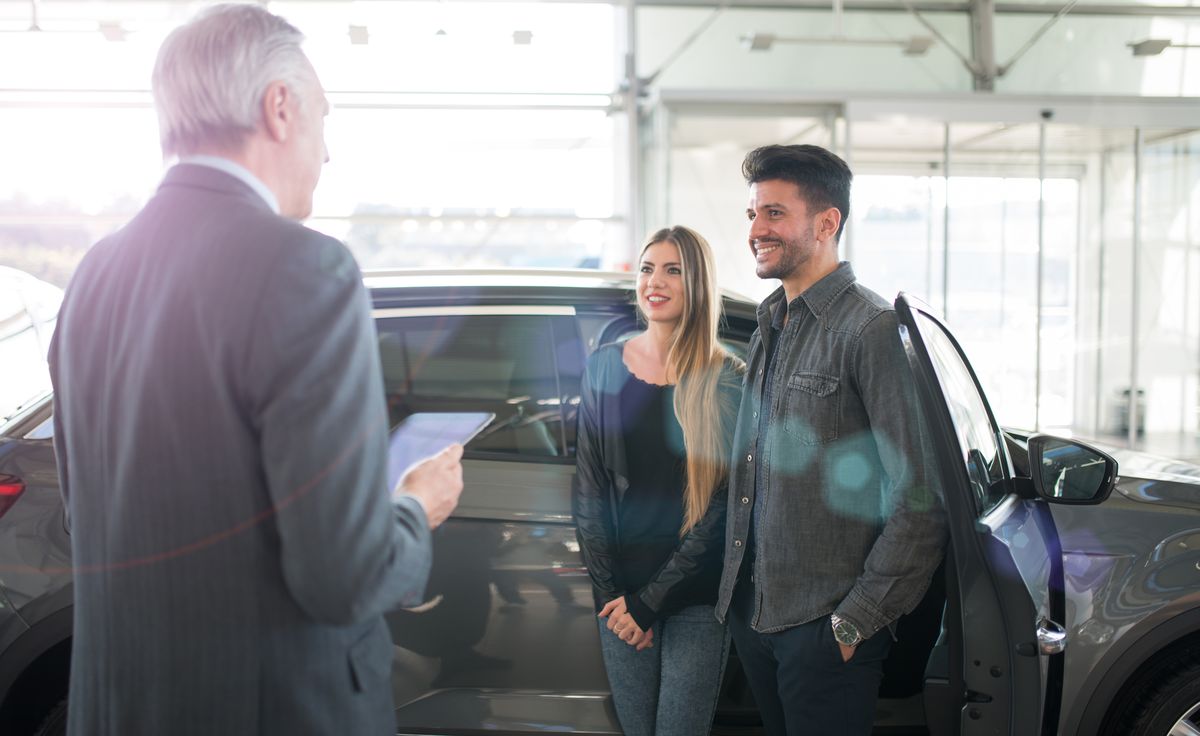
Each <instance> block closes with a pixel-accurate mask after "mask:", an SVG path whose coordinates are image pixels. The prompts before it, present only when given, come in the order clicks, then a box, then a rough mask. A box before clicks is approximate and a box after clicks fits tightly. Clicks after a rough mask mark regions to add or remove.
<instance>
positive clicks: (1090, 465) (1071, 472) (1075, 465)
mask: <svg viewBox="0 0 1200 736" xmlns="http://www.w3.org/2000/svg"><path fill="white" fill-rule="evenodd" d="M1029 471H1030V474H1031V475H1032V476H1033V478H1032V480H1033V487H1034V490H1036V491H1037V495H1038V496H1039V497H1041V498H1044V499H1045V500H1047V501H1051V502H1053V503H1067V504H1070V503H1074V504H1096V503H1100V502H1101V501H1103V500H1104V499H1106V498H1108V494H1109V493H1111V492H1112V489H1113V486H1115V485H1116V482H1117V461H1116V460H1114V459H1113V458H1112V457H1111V456H1109V455H1107V454H1105V453H1103V452H1100V451H1099V450H1097V449H1096V448H1094V447H1089V446H1088V445H1085V444H1083V443H1082V442H1075V441H1073V440H1066V439H1063V438H1061V437H1052V436H1050V435H1045V434H1038V435H1034V436H1032V437H1030V438H1029Z"/></svg>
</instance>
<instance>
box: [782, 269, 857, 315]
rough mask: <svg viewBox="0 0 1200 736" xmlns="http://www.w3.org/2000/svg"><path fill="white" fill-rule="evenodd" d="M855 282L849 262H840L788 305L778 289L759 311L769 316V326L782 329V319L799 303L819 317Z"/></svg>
mask: <svg viewBox="0 0 1200 736" xmlns="http://www.w3.org/2000/svg"><path fill="white" fill-rule="evenodd" d="M855 280H856V279H855V278H854V269H853V268H851V266H850V262H849V261H842V262H841V263H839V264H838V266H837V268H835V269H834V270H833V271H832V272H831V273H829V274H827V275H826V276H824V277H823V278H822V279H821V280H820V281H818V282H817V283H815V284H813V285H812V286H810V287H808V289H806V290H805V291H804V293H803V294H801V295H800V296H798V297H796V298H795V299H793V300H792V302H791V303H790V304H785V302H786V300H787V296H786V295H785V294H784V291H783V287H782V286H781V287H779V288H778V289H776V290H775V291H774V292H773V293H772V294H771V295H770V296H768V297H767V298H766V299H764V300H763V303H762V306H760V307H759V311H760V312H761V311H763V310H767V311H766V314H767V315H769V316H770V320H771V326H772V327H775V328H776V329H782V328H783V317H784V314H785V313H786V311H787V310H790V309H792V308H793V306H794V305H799V304H801V303H803V304H804V305H805V306H807V307H808V309H809V311H810V312H812V313H813V315H814V316H817V317H820V316H821V315H822V314H824V313H825V310H827V309H829V305H830V304H833V301H834V300H835V299H837V298H838V297H839V296H841V294H842V292H844V291H845V290H846V289H848V288H850V286H851V285H852V284H853V283H854V282H855Z"/></svg>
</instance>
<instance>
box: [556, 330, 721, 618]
mask: <svg viewBox="0 0 1200 736" xmlns="http://www.w3.org/2000/svg"><path fill="white" fill-rule="evenodd" d="M621 352H622V346H621V345H619V344H609V345H604V346H601V347H600V348H598V349H597V350H596V352H595V353H593V354H592V356H591V357H590V358H589V359H588V365H587V370H586V371H585V372H584V377H583V386H582V391H581V396H580V403H579V416H578V429H577V434H576V451H575V452H576V457H575V462H576V464H575V478H574V480H573V481H572V486H571V509H572V512H573V513H574V516H575V523H576V528H577V536H578V539H579V548H580V551H581V552H582V554H583V561H584V564H585V565H587V569H588V574H589V575H590V576H591V578H592V593H593V597H594V599H595V603H596V608H597V610H599V609H600V608H602V607H603V606H604V604H605V603H607V602H608V601H611V600H613V599H614V598H618V597H621V596H624V595H630V596H631V597H632V595H636V596H637V600H636V601H631V604H632V605H630V606H629V609H630V613H631V614H632V615H633V617H634V620H635V621H636V622H637V624H638V625H639V626H640V627H642V628H643V629H645V628H649V626H650V624H651V623H653V621H654V620H657V619H658V618H661V617H662V616H664V615H667V614H669V613H671V612H672V611H674V610H678V609H680V608H684V607H686V606H688V605H692V604H693V603H700V602H713V601H715V600H716V596H715V593H716V589H715V587H714V588H713V590H696V589H695V586H693V585H690V583H691V582H692V581H693V580H694V579H695V578H696V576H697V575H699V574H700V573H701V572H702V571H705V570H709V571H712V570H719V569H720V567H721V560H722V548H723V546H724V542H725V516H726V513H727V504H726V498H727V495H728V485H727V483H722V484H721V485H720V486H719V487H718V488H717V490H716V491H715V492H714V493H713V497H712V501H711V502H710V503H709V505H708V510H707V512H706V513H705V515H704V517H703V518H702V519H701V520H700V522H699V523H697V524H696V525H695V526H693V527H692V528H691V529H690V530H689V531H688V533H687V534H686V535H685V536H684V537H683V538H682V539H681V540H680V541H679V544H678V546H676V548H675V552H674V553H673V554H672V555H671V557H670V558H668V560H667V561H666V562H665V563H664V564H663V566H662V567H661V568H660V569H659V571H658V573H657V574H656V575H655V576H654V578H653V579H652V580H651V581H650V582H649V583H648V584H646V586H645V587H643V588H642V589H641V590H636V591H635V590H629V589H627V587H626V584H625V582H624V580H623V579H622V573H621V570H620V566H619V564H618V559H617V558H618V555H617V550H618V549H619V545H620V529H618V528H617V513H616V511H617V508H618V506H619V504H620V502H621V499H622V497H623V496H624V493H625V491H626V490H627V489H628V488H629V479H628V476H629V470H628V465H627V463H626V460H625V444H624V439H623V438H624V433H623V427H622V424H621V411H620V402H619V399H618V397H619V394H620V391H621V386H622V384H623V383H624V381H625V380H626V376H627V375H628V373H627V369H626V368H625V367H624V366H623V365H622V362H621V361H622V358H621ZM744 371H745V367H744V366H743V364H742V362H741V361H740V360H738V359H737V358H734V357H730V358H729V359H727V360H726V363H725V367H724V368H723V370H722V374H721V381H720V386H719V390H720V392H721V394H722V402H721V403H722V406H723V407H724V408H725V409H726V412H725V413H726V416H725V419H724V421H723V424H724V425H725V429H726V431H727V432H729V433H732V431H733V425H734V421H735V419H736V411H737V405H738V403H739V402H740V399H741V391H742V377H743V373H744ZM706 587H708V586H706ZM639 603H640V605H639Z"/></svg>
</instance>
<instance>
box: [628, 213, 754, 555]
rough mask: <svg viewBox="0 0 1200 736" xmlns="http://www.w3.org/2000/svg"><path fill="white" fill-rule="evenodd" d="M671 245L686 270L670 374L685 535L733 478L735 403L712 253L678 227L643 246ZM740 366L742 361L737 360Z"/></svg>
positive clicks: (694, 235)
mask: <svg viewBox="0 0 1200 736" xmlns="http://www.w3.org/2000/svg"><path fill="white" fill-rule="evenodd" d="M658 243H671V244H672V245H674V246H675V247H676V248H678V249H679V260H680V261H681V264H680V265H681V266H682V271H683V313H682V314H681V315H680V318H679V323H678V324H677V325H676V326H675V331H674V334H672V335H671V347H670V350H669V351H668V352H667V375H668V376H670V377H673V378H674V381H675V384H676V385H675V418H676V419H678V420H679V425H680V426H681V427H682V428H683V444H684V447H685V448H686V449H687V469H686V475H685V480H686V485H685V487H684V494H683V526H682V528H681V529H680V530H679V534H680V536H683V535H685V534H687V532H688V530H690V529H691V528H692V527H693V526H695V525H696V524H697V523H699V521H700V519H701V518H703V517H704V514H705V512H706V511H708V506H709V502H710V501H711V500H712V496H713V492H715V491H716V490H717V488H718V487H719V486H720V485H721V483H723V482H725V479H726V478H727V477H728V475H729V453H730V450H731V444H732V438H731V437H729V436H728V432H727V431H726V427H727V426H728V421H727V420H728V419H729V418H730V417H731V416H732V415H733V413H734V412H736V411H737V405H736V401H735V400H734V399H733V398H731V397H730V396H729V395H728V392H723V391H721V390H720V382H721V375H722V368H723V366H724V364H725V361H726V360H727V359H729V354H728V352H727V351H726V350H725V348H724V347H722V346H721V343H720V342H718V340H717V327H718V325H719V323H720V320H721V302H720V296H719V294H718V293H717V278H716V273H715V269H714V264H713V255H712V249H711V248H710V247H709V245H708V241H707V240H705V239H704V237H703V236H701V235H700V233H697V232H696V231H695V230H692V229H690V228H686V227H683V226H682V225H676V226H675V227H670V228H663V229H662V230H659V231H658V232H656V233H654V234H653V235H651V236H650V240H649V241H648V242H647V243H646V245H645V247H643V248H642V254H645V252H646V248H649V247H650V246H652V245H657V244H658ZM733 360H734V361H735V363H736V364H737V365H738V367H739V368H740V367H741V366H740V363H741V361H738V360H737V359H736V358H733Z"/></svg>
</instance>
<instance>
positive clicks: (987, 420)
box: [916, 312, 1004, 513]
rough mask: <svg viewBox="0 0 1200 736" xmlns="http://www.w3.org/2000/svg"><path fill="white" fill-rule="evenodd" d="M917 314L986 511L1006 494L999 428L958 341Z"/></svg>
mask: <svg viewBox="0 0 1200 736" xmlns="http://www.w3.org/2000/svg"><path fill="white" fill-rule="evenodd" d="M916 316H917V325H918V327H919V328H920V330H921V337H923V338H924V339H925V345H926V347H927V348H928V349H929V357H930V359H931V360H932V361H933V367H934V370H935V372H936V373H937V377H938V383H940V384H941V387H942V393H943V394H945V397H946V405H947V407H948V408H949V410H950V417H951V419H952V420H953V422H954V429H955V432H956V434H957V435H958V443H959V447H960V448H961V450H962V453H963V460H964V462H965V463H966V468H967V477H968V479H969V480H970V482H971V490H972V491H973V492H974V495H975V501H976V510H977V511H978V512H979V513H985V512H987V511H988V510H990V509H991V508H992V507H993V506H995V505H996V504H997V503H999V501H1000V499H1001V498H1003V497H1004V484H1001V483H997V481H1000V480H1003V479H1004V455H1003V454H1002V452H1001V449H1000V448H1001V445H1000V440H999V437H1000V433H999V430H998V428H997V427H995V426H993V424H992V422H991V416H990V414H989V412H988V409H987V404H986V402H985V400H984V398H983V395H982V394H981V393H980V391H979V387H978V386H977V385H976V384H975V378H974V376H972V375H971V370H970V368H969V367H968V365H967V363H966V360H965V359H964V358H963V356H962V355H961V354H960V353H959V351H958V348H957V347H956V346H955V345H954V342H953V341H952V340H951V339H950V337H949V336H948V335H947V334H946V332H945V330H943V329H942V328H941V326H940V325H938V324H937V323H936V322H934V321H933V320H931V319H929V318H928V317H926V316H925V315H924V314H921V313H919V312H918V313H916Z"/></svg>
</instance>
